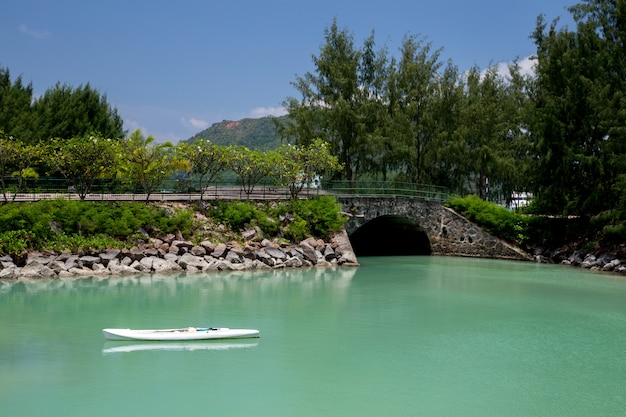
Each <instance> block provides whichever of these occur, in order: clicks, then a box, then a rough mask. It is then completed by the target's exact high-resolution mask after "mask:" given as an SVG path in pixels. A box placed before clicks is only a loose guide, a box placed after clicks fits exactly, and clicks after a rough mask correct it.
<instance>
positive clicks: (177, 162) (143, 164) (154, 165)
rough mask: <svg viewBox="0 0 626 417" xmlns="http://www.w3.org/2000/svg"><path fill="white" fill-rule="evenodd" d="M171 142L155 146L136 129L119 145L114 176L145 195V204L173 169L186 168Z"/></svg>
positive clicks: (152, 138)
mask: <svg viewBox="0 0 626 417" xmlns="http://www.w3.org/2000/svg"><path fill="white" fill-rule="evenodd" d="M173 147H174V145H172V143H170V142H164V143H156V139H155V138H154V136H148V137H147V138H146V137H144V135H143V134H142V133H141V131H140V130H136V131H134V132H133V133H132V134H131V135H130V136H129V137H128V138H126V139H124V140H123V141H122V142H121V143H120V146H119V150H118V152H119V154H118V159H119V164H118V176H119V177H120V178H122V179H123V180H126V181H128V182H129V183H130V184H131V186H132V187H133V190H141V191H142V192H144V193H146V201H147V200H148V199H149V198H150V194H152V193H153V192H154V191H156V189H157V187H158V186H159V185H161V184H162V183H163V181H164V180H165V179H166V178H168V177H169V176H170V175H171V174H172V173H173V172H174V171H175V170H177V169H181V168H187V162H186V161H184V160H182V159H179V158H177V156H176V154H175V153H174V152H173Z"/></svg>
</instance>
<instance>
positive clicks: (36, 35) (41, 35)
mask: <svg viewBox="0 0 626 417" xmlns="http://www.w3.org/2000/svg"><path fill="white" fill-rule="evenodd" d="M19 30H20V32H22V33H23V34H25V35H28V36H30V37H31V38H33V39H37V40H41V39H46V38H49V37H50V32H48V31H47V30H43V31H40V30H34V29H31V28H29V27H28V26H26V25H25V24H24V23H22V24H21V25H20V27H19Z"/></svg>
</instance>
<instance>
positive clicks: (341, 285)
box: [0, 267, 358, 294]
mask: <svg viewBox="0 0 626 417" xmlns="http://www.w3.org/2000/svg"><path fill="white" fill-rule="evenodd" d="M357 269H358V268H354V267H334V268H298V269H280V270H252V271H228V272H226V271H217V272H206V273H201V272H200V273H198V272H196V273H178V274H160V275H159V274H151V275H143V274H137V275H126V276H93V277H77V278H36V279H35V278H20V279H18V280H15V281H0V294H9V293H18V292H25V293H29V294H32V293H37V292H42V291H43V292H48V291H59V290H62V291H67V290H70V291H71V290H77V289H80V290H85V289H89V288H94V289H103V288H120V289H121V288H124V289H129V288H132V287H159V288H167V290H168V291H171V292H176V291H178V290H180V289H183V288H186V287H191V286H196V285H198V284H202V283H207V284H210V285H211V288H212V290H213V291H229V290H235V289H237V287H240V286H241V284H243V283H247V282H249V281H250V280H252V279H255V280H256V279H261V280H262V284H261V288H262V289H265V290H269V289H272V288H275V287H277V286H279V285H284V284H285V283H297V284H300V285H303V286H304V288H305V289H306V288H309V289H311V288H313V287H316V286H320V285H327V284H331V285H333V287H334V288H337V289H346V288H347V287H348V286H349V285H350V281H351V280H352V278H353V277H354V275H355V273H356V271H357Z"/></svg>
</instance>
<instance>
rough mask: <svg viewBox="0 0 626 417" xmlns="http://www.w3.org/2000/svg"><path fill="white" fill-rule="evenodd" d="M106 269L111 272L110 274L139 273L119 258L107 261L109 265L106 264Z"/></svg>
mask: <svg viewBox="0 0 626 417" xmlns="http://www.w3.org/2000/svg"><path fill="white" fill-rule="evenodd" d="M107 269H108V270H109V271H110V272H111V273H112V274H116V275H123V274H138V273H140V271H138V270H136V269H134V268H131V267H130V266H128V265H125V264H123V263H121V262H120V260H119V259H112V260H111V262H109V265H108V266H107Z"/></svg>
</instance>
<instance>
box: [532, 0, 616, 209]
mask: <svg viewBox="0 0 626 417" xmlns="http://www.w3.org/2000/svg"><path fill="white" fill-rule="evenodd" d="M569 11H570V13H572V15H573V17H574V21H575V24H576V28H575V29H576V30H575V31H570V30H568V29H567V28H564V29H558V28H557V21H556V20H555V21H553V22H552V24H550V25H549V26H548V25H547V24H546V22H545V19H544V17H543V16H540V17H539V18H538V20H537V25H536V29H535V31H534V33H533V38H534V41H535V44H536V46H537V66H536V73H537V81H536V87H535V89H534V91H535V94H536V96H535V97H534V101H535V105H536V110H535V112H534V116H535V118H534V121H533V122H534V123H533V126H532V129H533V132H534V134H535V135H536V136H537V138H538V142H537V147H536V161H537V164H536V167H535V169H534V173H535V175H534V181H533V182H534V187H535V190H534V193H535V196H536V198H537V199H538V204H539V205H540V207H541V208H542V210H543V212H544V213H553V214H575V215H593V214H597V213H599V212H601V211H604V210H608V209H611V208H613V207H614V206H615V205H616V204H617V203H618V201H619V200H620V198H623V194H621V195H620V194H619V193H618V192H616V189H615V187H614V184H615V183H616V181H617V180H618V178H619V176H620V175H622V174H624V173H626V128H625V127H624V126H626V124H625V122H626V96H625V95H624V92H625V91H626V67H625V66H624V59H625V57H626V52H625V51H624V48H623V45H624V43H625V42H626V31H625V30H624V15H625V13H626V3H625V2H623V1H615V0H585V1H583V2H582V3H580V4H577V5H575V6H572V7H570V8H569Z"/></svg>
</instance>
